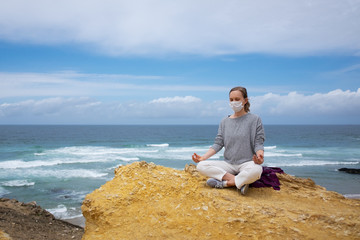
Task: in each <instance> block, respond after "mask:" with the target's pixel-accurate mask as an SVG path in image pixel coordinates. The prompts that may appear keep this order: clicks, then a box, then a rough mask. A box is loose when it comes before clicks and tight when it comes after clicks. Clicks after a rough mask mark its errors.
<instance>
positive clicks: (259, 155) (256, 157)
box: [253, 150, 264, 164]
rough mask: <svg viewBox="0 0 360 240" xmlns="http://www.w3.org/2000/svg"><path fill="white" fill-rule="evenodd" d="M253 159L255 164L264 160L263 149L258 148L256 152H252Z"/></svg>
mask: <svg viewBox="0 0 360 240" xmlns="http://www.w3.org/2000/svg"><path fill="white" fill-rule="evenodd" d="M253 161H254V162H255V163H256V164H263V162H264V151H263V150H258V151H257V152H256V154H254V156H253Z"/></svg>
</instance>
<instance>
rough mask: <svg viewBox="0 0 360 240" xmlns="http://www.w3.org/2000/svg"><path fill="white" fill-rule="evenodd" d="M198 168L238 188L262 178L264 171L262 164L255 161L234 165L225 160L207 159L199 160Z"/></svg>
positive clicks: (227, 184)
mask: <svg viewBox="0 0 360 240" xmlns="http://www.w3.org/2000/svg"><path fill="white" fill-rule="evenodd" d="M196 168H197V170H198V171H199V172H200V173H201V174H203V175H205V176H208V177H211V178H215V179H217V180H219V181H226V186H227V187H231V186H236V187H237V188H238V189H240V188H241V187H242V186H243V185H245V184H250V183H253V182H255V181H256V180H258V179H260V177H261V173H262V166H261V165H258V164H255V163H254V162H253V161H249V162H245V163H243V164H240V165H233V164H230V163H227V162H225V161H212V160H205V161H201V162H199V163H198V165H197V167H196Z"/></svg>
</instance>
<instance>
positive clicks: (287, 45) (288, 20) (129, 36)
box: [0, 0, 360, 55]
mask: <svg viewBox="0 0 360 240" xmlns="http://www.w3.org/2000/svg"><path fill="white" fill-rule="evenodd" d="M359 24H360V1H358V0H350V1H338V0H312V1H296V0H289V1H281V0H272V1H268V0H256V1H254V0H244V1H237V0H229V1H219V0H210V1H209V0H198V1H190V0H183V1H166V0H151V1H142V0H137V1H126V0H122V1H121V0H120V1H119V0H104V1H95V0H87V1H81V0H77V1H76V0H75V1H74V0H71V1H70V0H62V1H46V0H33V1H26V0H13V1H3V2H2V3H1V8H0V39H3V40H9V41H16V42H26V43H28V42H32V43H37V44H62V43H71V44H72V43H75V44H79V45H84V44H86V45H88V46H91V48H92V49H93V48H94V47H95V49H97V50H98V51H102V52H103V53H106V54H110V55H133V54H135V55H136V54H138V55H149V54H150V55H157V54H167V53H185V54H186V53H191V54H202V55H217V54H239V53H240V54H241V53H253V52H255V53H275V54H319V53H321V54H322V53H326V52H329V51H331V52H334V51H335V52H341V53H346V54H357V53H359V52H360V34H359V31H360V30H359V29H360V25H359Z"/></svg>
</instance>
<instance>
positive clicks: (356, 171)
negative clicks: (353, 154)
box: [339, 168, 360, 174]
mask: <svg viewBox="0 0 360 240" xmlns="http://www.w3.org/2000/svg"><path fill="white" fill-rule="evenodd" d="M339 171H341V172H346V173H351V174H360V169H359V168H339Z"/></svg>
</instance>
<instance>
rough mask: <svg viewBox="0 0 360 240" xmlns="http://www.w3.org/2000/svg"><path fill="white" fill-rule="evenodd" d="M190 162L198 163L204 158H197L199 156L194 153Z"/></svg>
mask: <svg viewBox="0 0 360 240" xmlns="http://www.w3.org/2000/svg"><path fill="white" fill-rule="evenodd" d="M192 160H193V161H194V162H196V163H198V162H200V161H202V160H204V158H203V157H202V156H199V155H197V154H196V153H194V154H193V155H192Z"/></svg>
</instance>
